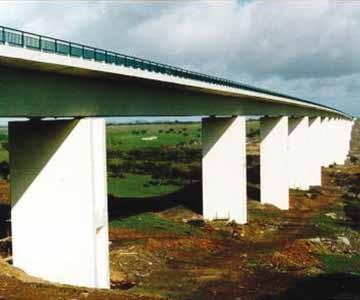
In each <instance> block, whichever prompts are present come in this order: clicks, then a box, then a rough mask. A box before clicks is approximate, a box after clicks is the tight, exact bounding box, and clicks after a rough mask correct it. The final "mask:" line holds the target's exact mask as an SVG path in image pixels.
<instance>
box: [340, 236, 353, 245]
mask: <svg viewBox="0 0 360 300" xmlns="http://www.w3.org/2000/svg"><path fill="white" fill-rule="evenodd" d="M337 240H338V242H340V243H343V244H345V245H347V246H351V243H350V241H349V239H348V238H347V237H346V236H338V237H337Z"/></svg>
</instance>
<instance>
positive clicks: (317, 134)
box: [308, 117, 323, 186]
mask: <svg viewBox="0 0 360 300" xmlns="http://www.w3.org/2000/svg"><path fill="white" fill-rule="evenodd" d="M322 143H323V142H322V132H321V117H314V118H310V119H309V147H310V151H309V153H308V154H309V157H308V159H309V161H310V163H309V172H308V178H309V185H310V186H320V185H321V180H322V175H321V159H322V156H323V153H322V147H323V145H322Z"/></svg>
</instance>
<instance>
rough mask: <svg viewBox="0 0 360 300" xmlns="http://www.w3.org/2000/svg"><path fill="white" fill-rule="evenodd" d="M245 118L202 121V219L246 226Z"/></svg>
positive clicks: (207, 119) (206, 119)
mask: <svg viewBox="0 0 360 300" xmlns="http://www.w3.org/2000/svg"><path fill="white" fill-rule="evenodd" d="M245 122H246V120H245V117H233V118H204V119H203V120H202V145H203V159H202V173H203V175H202V180H203V215H204V218H205V219H209V220H214V219H227V220H235V221H236V222H237V223H240V224H244V223H246V222H247V203H246V201H247V192H246V191H247V189H246V183H247V181H246V123H245Z"/></svg>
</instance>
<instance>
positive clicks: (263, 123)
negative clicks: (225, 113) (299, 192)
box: [260, 117, 289, 210]
mask: <svg viewBox="0 0 360 300" xmlns="http://www.w3.org/2000/svg"><path fill="white" fill-rule="evenodd" d="M260 135H261V143H260V186H261V203H269V204H273V205H275V206H277V207H278V208H280V209H284V210H285V209H289V180H288V178H289V176H288V117H264V118H261V120H260Z"/></svg>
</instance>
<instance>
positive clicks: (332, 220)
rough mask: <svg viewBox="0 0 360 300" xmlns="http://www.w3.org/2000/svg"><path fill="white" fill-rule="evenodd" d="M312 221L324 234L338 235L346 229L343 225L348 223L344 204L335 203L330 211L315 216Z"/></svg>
mask: <svg viewBox="0 0 360 300" xmlns="http://www.w3.org/2000/svg"><path fill="white" fill-rule="evenodd" d="M310 222H311V224H313V225H314V226H316V227H317V228H318V229H319V231H320V233H321V235H324V236H334V235H338V234H340V233H341V232H343V231H344V226H343V225H347V223H346V218H345V213H344V210H343V206H340V205H333V206H332V207H331V208H330V209H329V210H328V211H326V212H322V213H321V214H317V215H315V216H313V217H312V218H311V220H310Z"/></svg>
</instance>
